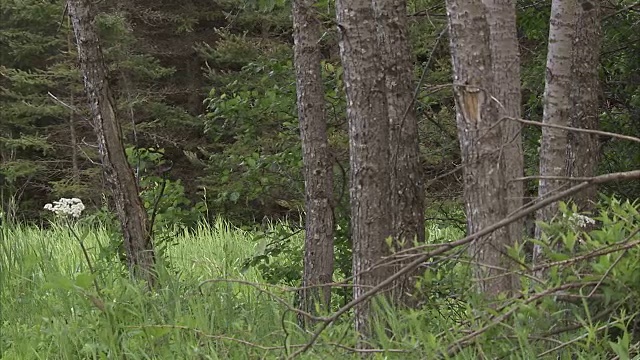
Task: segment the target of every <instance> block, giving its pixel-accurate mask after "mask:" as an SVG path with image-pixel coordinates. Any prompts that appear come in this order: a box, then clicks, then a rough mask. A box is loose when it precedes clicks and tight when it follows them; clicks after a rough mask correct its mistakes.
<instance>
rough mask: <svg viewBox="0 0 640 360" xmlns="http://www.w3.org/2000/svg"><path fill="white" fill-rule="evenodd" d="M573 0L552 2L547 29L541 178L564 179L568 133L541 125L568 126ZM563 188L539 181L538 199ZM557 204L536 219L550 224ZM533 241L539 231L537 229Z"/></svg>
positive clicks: (535, 255) (560, 183) (556, 183)
mask: <svg viewBox="0 0 640 360" xmlns="http://www.w3.org/2000/svg"><path fill="white" fill-rule="evenodd" d="M575 16H576V1H575V0H566V1H565V0H553V1H552V3H551V19H550V26H549V50H548V52H547V71H546V76H545V89H544V114H543V117H542V123H543V127H542V140H541V144H540V175H541V176H564V175H565V161H566V159H565V155H566V153H567V131H566V130H562V129H559V128H553V127H548V126H544V125H561V126H568V125H569V110H570V105H571V103H570V101H569V96H570V94H571V76H572V74H571V58H572V52H573V37H574V34H575V31H574V27H575ZM565 185H566V182H563V181H559V180H549V179H544V178H542V179H540V184H539V188H538V196H539V197H540V198H544V197H545V196H548V195H549V194H551V193H553V192H556V191H558V190H559V189H561V188H562V187H564V186H565ZM557 209H558V206H557V204H553V205H550V206H547V207H545V208H543V209H541V210H540V211H539V212H538V213H537V220H538V221H544V222H549V221H551V220H552V219H553V217H554V216H555V214H556V212H557ZM535 235H536V238H538V239H539V238H540V237H541V235H542V230H541V228H540V226H536V234H535ZM540 253H541V247H540V246H539V245H536V246H535V247H534V251H533V258H534V260H536V259H538V258H539V257H540Z"/></svg>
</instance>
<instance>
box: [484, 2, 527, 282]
mask: <svg viewBox="0 0 640 360" xmlns="http://www.w3.org/2000/svg"><path fill="white" fill-rule="evenodd" d="M483 3H484V5H485V7H486V8H487V23H488V24H489V38H490V46H491V65H492V70H493V87H492V89H491V93H492V94H493V96H494V97H495V98H496V99H497V101H498V117H499V119H500V120H501V128H502V150H501V154H500V166H502V168H503V169H504V176H505V181H506V182H507V183H506V190H507V191H506V199H505V203H506V207H507V211H506V213H507V215H508V214H512V213H514V212H516V211H518V210H519V209H520V208H521V207H522V205H523V204H524V186H523V183H522V182H521V181H512V180H513V179H517V178H520V177H522V176H524V152H523V150H522V135H521V130H522V125H521V124H520V123H519V122H517V121H513V120H504V118H505V117H512V118H520V117H521V104H522V95H521V92H520V49H519V48H518V38H517V29H516V4H515V1H514V0H483ZM523 235H524V220H523V219H520V220H517V221H514V222H512V223H511V224H510V225H509V228H508V237H509V240H508V243H505V245H506V246H513V245H515V243H516V242H520V243H521V241H522V237H523ZM503 250H504V249H503ZM511 281H512V283H513V286H514V287H515V286H516V281H517V277H516V276H511Z"/></svg>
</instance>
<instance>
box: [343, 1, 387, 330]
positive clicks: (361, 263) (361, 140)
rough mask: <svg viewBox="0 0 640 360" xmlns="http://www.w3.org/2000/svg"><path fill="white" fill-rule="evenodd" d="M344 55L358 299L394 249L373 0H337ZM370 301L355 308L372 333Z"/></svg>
mask: <svg viewBox="0 0 640 360" xmlns="http://www.w3.org/2000/svg"><path fill="white" fill-rule="evenodd" d="M336 12H337V22H338V28H339V30H340V56H341V58H342V65H343V67H344V83H345V87H346V93H347V118H348V119H349V150H350V161H349V162H350V166H351V186H350V189H349V193H350V196H351V232H352V241H353V274H354V280H353V283H354V290H353V296H354V299H358V298H360V297H361V296H362V295H363V293H365V292H366V291H367V290H369V289H370V288H371V287H372V286H375V285H377V284H378V283H380V282H381V281H382V280H383V279H384V278H385V277H386V275H387V274H388V269H387V268H385V267H382V266H375V267H374V265H379V263H381V262H382V258H383V256H384V255H386V254H388V253H389V248H388V246H387V245H386V243H385V240H386V239H387V238H388V237H389V236H391V212H390V206H389V204H390V199H389V122H388V118H387V108H386V96H385V83H384V73H383V68H382V64H381V63H380V56H379V55H380V53H379V49H378V45H377V42H376V24H375V19H374V12H373V8H372V6H371V1H370V0H338V1H336ZM369 317H370V306H369V304H368V302H363V303H360V304H359V305H358V306H357V307H356V308H355V325H356V330H357V331H358V332H359V333H360V334H361V335H363V336H366V335H367V334H368V333H369V330H370V328H369V327H368V323H369Z"/></svg>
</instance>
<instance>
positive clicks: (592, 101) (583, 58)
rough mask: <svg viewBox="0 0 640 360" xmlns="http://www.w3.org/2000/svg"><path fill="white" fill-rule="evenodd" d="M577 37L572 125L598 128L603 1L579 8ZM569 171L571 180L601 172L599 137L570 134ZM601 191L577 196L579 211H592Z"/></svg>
mask: <svg viewBox="0 0 640 360" xmlns="http://www.w3.org/2000/svg"><path fill="white" fill-rule="evenodd" d="M576 19H577V24H576V34H575V40H574V43H573V55H572V75H571V77H572V79H573V83H572V86H571V96H570V98H569V100H570V101H571V105H570V109H571V112H570V113H569V124H570V126H571V127H575V128H581V129H593V130H597V129H598V108H599V104H600V102H599V99H598V94H599V93H600V81H599V75H598V67H599V65H600V44H601V41H602V33H601V26H600V2H599V1H595V0H582V1H581V2H580V3H579V6H577V16H576ZM567 142H568V143H567V169H566V175H567V176H570V177H591V176H595V175H596V173H597V167H598V161H599V157H600V156H599V155H600V154H599V152H600V151H599V144H598V136H597V135H593V134H585V133H578V132H569V134H568V141H567ZM597 192H598V189H597V187H595V186H591V187H589V188H588V189H586V190H584V191H583V192H581V193H578V194H576V195H574V196H573V201H574V202H575V204H576V205H577V206H578V210H579V211H586V212H588V211H592V210H593V209H594V205H595V203H596V201H597V200H598V199H597V195H598V193H597Z"/></svg>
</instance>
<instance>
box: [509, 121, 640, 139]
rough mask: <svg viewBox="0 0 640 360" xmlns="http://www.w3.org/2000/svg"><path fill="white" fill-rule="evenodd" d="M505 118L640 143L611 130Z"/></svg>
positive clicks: (633, 137) (632, 137)
mask: <svg viewBox="0 0 640 360" xmlns="http://www.w3.org/2000/svg"><path fill="white" fill-rule="evenodd" d="M503 119H507V120H514V121H518V122H521V123H523V124H527V125H535V126H544V127H550V128H556V129H562V130H567V131H571V132H581V133H586V134H594V135H600V136H608V137H612V138H618V139H622V140H628V141H633V142H637V143H640V139H639V138H637V137H635V136H628V135H621V134H616V133H611V132H608V131H600V130H591V129H580V128H575V127H570V126H562V125H553V124H543V123H541V122H538V121H531V120H525V119H519V118H513V117H507V116H505V117H504V118H503Z"/></svg>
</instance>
